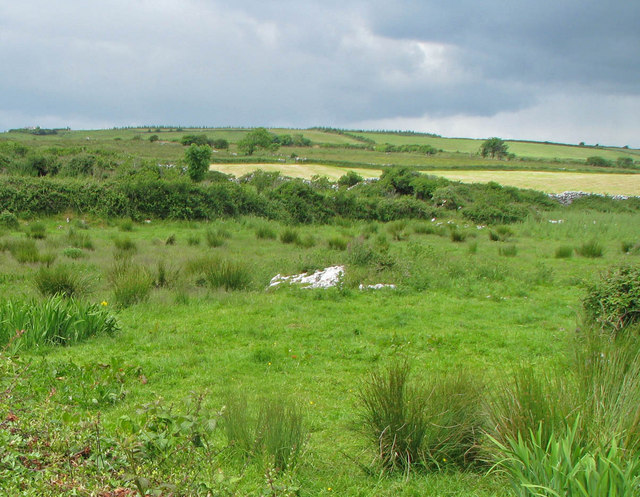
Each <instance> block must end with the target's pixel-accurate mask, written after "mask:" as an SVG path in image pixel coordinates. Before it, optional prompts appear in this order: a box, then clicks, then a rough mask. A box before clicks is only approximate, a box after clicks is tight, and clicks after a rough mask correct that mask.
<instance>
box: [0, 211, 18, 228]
mask: <svg viewBox="0 0 640 497" xmlns="http://www.w3.org/2000/svg"><path fill="white" fill-rule="evenodd" d="M0 227H3V228H7V229H9V230H14V231H15V230H17V229H19V228H20V222H19V221H18V218H17V217H16V215H15V214H13V213H12V212H9V211H8V210H3V211H2V212H1V213H0Z"/></svg>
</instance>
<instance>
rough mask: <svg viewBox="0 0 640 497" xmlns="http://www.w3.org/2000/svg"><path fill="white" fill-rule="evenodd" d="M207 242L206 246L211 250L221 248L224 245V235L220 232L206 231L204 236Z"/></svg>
mask: <svg viewBox="0 0 640 497" xmlns="http://www.w3.org/2000/svg"><path fill="white" fill-rule="evenodd" d="M204 237H205V239H206V240H207V245H209V247H211V248H216V247H222V246H223V245H224V241H225V238H228V237H226V236H224V233H223V232H221V230H219V229H218V230H214V229H211V228H210V229H208V230H207V231H205V234H204Z"/></svg>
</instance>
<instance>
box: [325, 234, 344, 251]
mask: <svg viewBox="0 0 640 497" xmlns="http://www.w3.org/2000/svg"><path fill="white" fill-rule="evenodd" d="M348 244H349V242H348V241H347V240H346V239H345V238H343V237H341V236H333V237H331V238H329V239H328V240H327V246H328V247H329V248H330V249H331V250H346V249H347V245H348Z"/></svg>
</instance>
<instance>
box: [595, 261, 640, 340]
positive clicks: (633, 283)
mask: <svg viewBox="0 0 640 497" xmlns="http://www.w3.org/2000/svg"><path fill="white" fill-rule="evenodd" d="M582 305H583V307H584V309H585V311H586V313H587V317H588V318H589V319H590V320H592V321H594V322H596V323H598V325H599V326H600V327H601V328H602V329H604V330H609V331H613V332H618V331H620V330H622V329H624V328H626V327H627V326H629V325H632V324H635V323H637V322H640V267H639V266H630V265H623V266H617V267H612V268H610V269H609V270H608V271H607V273H605V274H604V275H602V277H601V278H600V280H599V281H597V282H596V283H595V284H593V285H591V286H590V287H589V288H588V289H587V296H586V297H585V298H584V300H583V302H582Z"/></svg>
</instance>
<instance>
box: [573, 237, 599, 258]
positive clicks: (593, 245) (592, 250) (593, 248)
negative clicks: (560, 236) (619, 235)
mask: <svg viewBox="0 0 640 497" xmlns="http://www.w3.org/2000/svg"><path fill="white" fill-rule="evenodd" d="M576 253H577V254H578V255H581V256H582V257H589V258H592V259H595V258H597V257H602V256H603V255H604V248H603V247H602V245H601V244H600V243H599V242H598V241H597V240H590V241H588V242H585V243H583V244H582V245H580V246H579V247H578V248H576Z"/></svg>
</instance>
